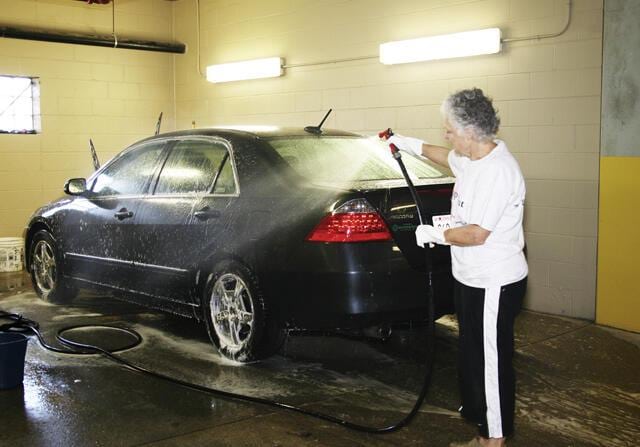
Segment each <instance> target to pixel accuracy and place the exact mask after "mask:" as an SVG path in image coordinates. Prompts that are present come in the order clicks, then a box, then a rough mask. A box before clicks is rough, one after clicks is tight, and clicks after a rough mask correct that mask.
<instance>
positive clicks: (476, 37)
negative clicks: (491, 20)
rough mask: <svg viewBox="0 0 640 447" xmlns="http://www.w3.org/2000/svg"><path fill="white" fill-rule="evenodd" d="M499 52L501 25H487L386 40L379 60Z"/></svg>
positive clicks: (404, 60)
mask: <svg viewBox="0 0 640 447" xmlns="http://www.w3.org/2000/svg"><path fill="white" fill-rule="evenodd" d="M499 52H500V29H499V28H488V29H483V30H477V31H465V32H463V33H454V34H443V35H440V36H431V37H421V38H419V39H410V40H399V41H396V42H387V43H383V44H381V45H380V62H382V63H383V64H386V65H391V64H405V63H407V62H420V61H430V60H434V59H449V58H453V57H464V56H477V55H479V54H493V53H499Z"/></svg>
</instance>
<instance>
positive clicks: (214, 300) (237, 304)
mask: <svg viewBox="0 0 640 447" xmlns="http://www.w3.org/2000/svg"><path fill="white" fill-rule="evenodd" d="M202 304H203V305H202V309H203V312H204V316H203V317H204V321H205V323H206V326H207V332H208V333H209V338H211V341H212V343H213V344H214V345H215V346H216V347H217V348H218V351H219V352H220V353H221V354H222V355H223V356H224V357H226V358H228V359H231V360H234V361H237V362H241V363H248V362H253V361H257V360H260V359H263V358H266V357H269V356H270V355H273V354H274V353H275V352H276V351H277V350H278V349H279V348H280V346H281V345H282V343H283V341H284V331H283V330H282V329H281V328H279V327H278V325H277V323H276V321H275V318H273V315H272V309H271V308H270V307H269V305H268V304H267V302H266V301H265V297H264V295H263V294H262V291H261V290H260V287H259V285H258V281H257V278H256V276H255V275H254V274H253V272H251V270H249V269H248V268H247V267H245V266H244V265H242V264H240V263H239V262H236V261H230V260H229V261H222V262H220V263H219V264H217V265H216V267H215V268H214V269H213V271H212V273H211V274H210V275H209V278H208V279H207V283H206V287H205V292H204V296H203V302H202Z"/></svg>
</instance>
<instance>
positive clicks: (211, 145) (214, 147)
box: [155, 140, 233, 195]
mask: <svg viewBox="0 0 640 447" xmlns="http://www.w3.org/2000/svg"><path fill="white" fill-rule="evenodd" d="M227 158H228V156H227V148H226V147H225V146H224V145H222V144H221V143H216V142H213V141H207V140H182V141H179V142H178V143H176V145H175V146H174V147H173V149H172V150H171V154H169V157H168V158H167V161H166V163H165V164H164V167H163V168H162V171H161V172H160V177H159V178H158V184H157V185H156V189H155V194H156V195H158V194H191V193H208V192H210V190H211V187H212V185H213V182H214V180H215V178H216V173H217V171H218V169H219V168H220V166H221V165H222V162H223V160H225V159H227ZM225 164H226V163H225ZM223 171H224V169H223ZM232 176H233V172H232ZM232 180H233V177H232Z"/></svg>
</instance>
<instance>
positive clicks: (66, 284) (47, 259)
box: [29, 230, 78, 303]
mask: <svg viewBox="0 0 640 447" xmlns="http://www.w3.org/2000/svg"><path fill="white" fill-rule="evenodd" d="M56 247H57V246H56V241H55V239H53V236H51V234H50V233H49V232H48V231H46V230H40V231H38V232H37V233H36V234H35V235H34V236H33V239H32V241H31V246H30V247H29V260H30V261H29V262H30V265H29V271H30V272H31V283H32V284H33V289H34V290H35V292H36V293H37V294H38V296H39V297H40V298H42V299H43V300H44V301H49V302H52V303H65V302H69V301H71V300H72V299H73V298H75V296H76V295H77V294H78V289H77V288H76V287H74V286H73V284H72V283H71V281H70V280H68V279H66V278H65V277H64V275H63V271H62V262H61V256H60V254H59V253H58V250H57V248H56Z"/></svg>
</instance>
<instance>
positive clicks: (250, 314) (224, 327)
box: [210, 273, 254, 351]
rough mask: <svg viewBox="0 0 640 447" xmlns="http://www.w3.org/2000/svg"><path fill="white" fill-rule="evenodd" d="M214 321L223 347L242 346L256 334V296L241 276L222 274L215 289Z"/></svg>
mask: <svg viewBox="0 0 640 447" xmlns="http://www.w3.org/2000/svg"><path fill="white" fill-rule="evenodd" d="M210 309H211V321H212V322H213V327H214V329H215V331H216V335H217V336H218V339H219V340H220V347H227V348H230V349H231V350H233V351H239V350H240V349H242V348H243V347H244V346H245V345H246V344H247V343H248V342H249V340H250V339H251V336H252V334H253V319H254V309H253V299H252V297H251V293H250V291H249V288H248V287H247V285H246V284H245V282H244V281H243V280H242V278H240V277H239V276H238V275H235V274H233V273H225V274H224V275H222V276H220V277H219V278H218V279H217V281H216V282H215V284H214V285H213V290H212V292H211V299H210Z"/></svg>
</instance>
